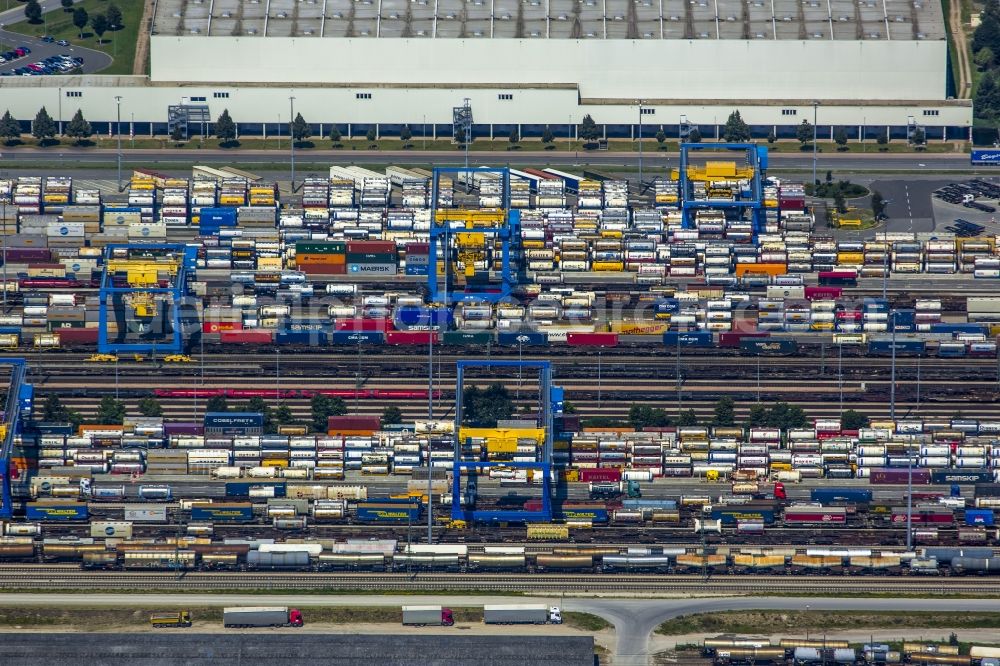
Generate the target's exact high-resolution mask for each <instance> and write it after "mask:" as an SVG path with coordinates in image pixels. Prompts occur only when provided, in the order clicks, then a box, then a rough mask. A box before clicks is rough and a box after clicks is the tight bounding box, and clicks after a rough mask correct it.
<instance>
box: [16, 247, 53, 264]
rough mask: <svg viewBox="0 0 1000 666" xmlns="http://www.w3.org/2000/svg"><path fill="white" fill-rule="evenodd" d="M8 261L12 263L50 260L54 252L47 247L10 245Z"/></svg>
mask: <svg viewBox="0 0 1000 666" xmlns="http://www.w3.org/2000/svg"><path fill="white" fill-rule="evenodd" d="M6 254H7V261H8V262H9V263H12V264H20V263H28V262H35V261H50V260H51V259H52V253H51V252H50V251H49V248H47V247H8V248H7V253H6Z"/></svg>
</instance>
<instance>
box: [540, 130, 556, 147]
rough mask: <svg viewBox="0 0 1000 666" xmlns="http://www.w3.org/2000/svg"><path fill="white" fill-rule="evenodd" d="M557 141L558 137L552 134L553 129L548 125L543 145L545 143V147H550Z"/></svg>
mask: <svg viewBox="0 0 1000 666" xmlns="http://www.w3.org/2000/svg"><path fill="white" fill-rule="evenodd" d="M555 140H556V137H555V135H554V134H552V129H551V128H550V127H549V126H548V125H546V126H545V131H543V132H542V143H544V144H545V146H546V147H548V146H550V145H551V144H552V142H553V141H555Z"/></svg>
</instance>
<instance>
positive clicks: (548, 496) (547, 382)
mask: <svg viewBox="0 0 1000 666" xmlns="http://www.w3.org/2000/svg"><path fill="white" fill-rule="evenodd" d="M470 368H484V369H494V368H516V369H518V370H532V371H535V370H537V372H538V387H539V388H538V414H539V420H538V422H537V424H536V425H537V427H521V426H518V427H495V428H478V427H469V426H466V425H464V424H463V423H462V421H463V414H464V408H463V391H464V384H465V371H466V370H467V369H470ZM455 396H456V397H455V451H454V456H455V458H454V467H453V470H452V471H453V479H452V506H451V518H452V520H462V521H465V522H467V523H471V522H492V523H496V522H518V523H520V522H549V521H551V520H552V482H551V479H552V438H553V418H554V417H555V416H556V415H557V414H561V413H562V404H563V390H562V388H560V387H557V386H553V385H552V364H551V363H550V362H549V361H492V360H487V361H478V360H477V361H459V362H458V365H457V379H456V385H455ZM475 440H480V441H483V442H484V447H483V450H482V451H480V452H479V453H478V454H477V455H470V454H469V453H468V451H469V449H470V448H471V447H470V446H469V445H470V444H471V443H472V442H473V441H475ZM524 440H534V441H535V442H536V443H537V444H538V445H540V446H539V447H538V448H540V450H541V454H540V455H539V456H538V460H535V461H523V462H522V461H517V462H515V461H513V460H510V458H513V457H514V455H515V454H516V452H517V445H518V442H520V441H524ZM484 457H485V459H484ZM492 467H506V468H513V469H528V470H536V471H537V472H538V473H540V474H541V475H542V497H541V500H542V507H541V510H540V511H524V510H496V511H487V510H477V509H475V499H476V497H475V495H476V482H475V479H476V476H477V474H478V472H479V471H480V470H489V469H490V468H492ZM463 471H467V472H468V482H467V487H466V492H465V496H466V499H467V501H466V502H465V504H466V505H467V506H468V507H469V508H464V507H463V502H462V498H463V494H462V472H463Z"/></svg>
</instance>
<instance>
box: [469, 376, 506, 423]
mask: <svg viewBox="0 0 1000 666" xmlns="http://www.w3.org/2000/svg"><path fill="white" fill-rule="evenodd" d="M462 401H463V411H464V413H463V414H462V416H463V418H464V420H465V422H466V423H469V424H471V425H473V426H477V427H481V428H495V427H496V425H497V421H503V420H505V419H509V418H510V417H511V416H512V415H513V414H514V401H513V400H511V399H510V394H509V393H508V392H507V389H506V388H505V387H504V386H503V385H501V384H499V383H494V384H490V385H489V386H488V387H487V388H486V389H485V390H484V389H480V388H479V387H477V386H470V387H469V388H467V389H465V391H464V392H463V394H462Z"/></svg>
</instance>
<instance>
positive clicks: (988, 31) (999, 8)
mask: <svg viewBox="0 0 1000 666" xmlns="http://www.w3.org/2000/svg"><path fill="white" fill-rule="evenodd" d="M972 53H973V56H972V60H973V62H974V63H975V64H976V67H978V68H979V71H981V72H983V75H982V78H980V79H979V87H978V88H976V96H975V100H974V104H973V113H974V114H975V116H976V117H977V118H981V119H983V120H987V121H991V122H998V121H1000V5H998V4H997V3H995V2H987V3H986V4H985V5H983V11H982V13H981V14H980V15H979V26H978V27H977V28H976V31H975V32H974V33H973V35H972Z"/></svg>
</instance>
